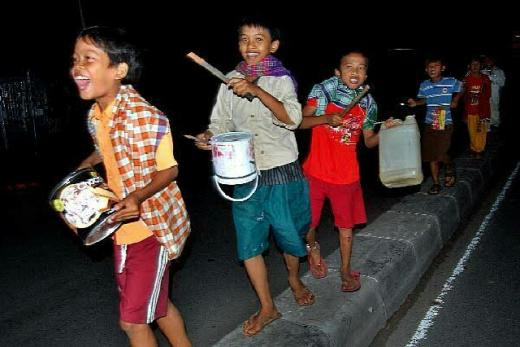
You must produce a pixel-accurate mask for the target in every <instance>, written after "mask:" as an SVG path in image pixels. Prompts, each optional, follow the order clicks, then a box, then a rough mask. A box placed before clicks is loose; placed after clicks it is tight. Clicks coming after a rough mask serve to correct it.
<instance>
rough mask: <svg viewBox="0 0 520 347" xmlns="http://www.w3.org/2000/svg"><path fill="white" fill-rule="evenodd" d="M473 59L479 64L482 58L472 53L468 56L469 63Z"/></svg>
mask: <svg viewBox="0 0 520 347" xmlns="http://www.w3.org/2000/svg"><path fill="white" fill-rule="evenodd" d="M474 61H478V62H479V63H480V64H482V58H481V57H480V56H478V55H473V56H471V57H470V58H469V63H470V64H471V63H472V62H474Z"/></svg>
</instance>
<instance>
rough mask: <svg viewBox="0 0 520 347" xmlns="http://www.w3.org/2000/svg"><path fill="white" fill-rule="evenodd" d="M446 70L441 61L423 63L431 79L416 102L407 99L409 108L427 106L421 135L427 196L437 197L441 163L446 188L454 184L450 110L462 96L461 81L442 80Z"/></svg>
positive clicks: (421, 86)
mask: <svg viewBox="0 0 520 347" xmlns="http://www.w3.org/2000/svg"><path fill="white" fill-rule="evenodd" d="M445 69H446V66H445V65H444V63H443V61H442V59H441V58H438V57H433V58H429V59H427V60H426V69H425V71H426V74H428V76H429V77H430V78H429V79H427V80H425V81H423V82H422V83H421V85H420V86H419V92H418V93H417V99H413V98H410V99H408V106H410V107H416V106H418V105H426V118H425V121H424V122H425V129H424V133H423V136H422V141H421V142H422V150H421V152H422V159H423V160H424V161H428V162H430V170H431V174H432V180H433V184H432V186H431V187H430V189H429V190H428V194H438V193H439V192H440V190H441V185H440V182H439V168H440V163H441V162H442V163H444V165H445V170H446V172H445V181H444V186H445V187H453V186H454V185H455V169H454V167H453V164H452V163H451V159H450V156H449V155H448V150H449V149H450V146H451V137H452V134H453V118H452V112H451V109H455V108H457V106H458V103H459V98H460V97H461V93H460V92H461V82H460V81H459V80H457V79H455V78H453V77H443V76H442V72H443V71H444V70H445Z"/></svg>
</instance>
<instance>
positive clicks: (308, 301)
mask: <svg viewBox="0 0 520 347" xmlns="http://www.w3.org/2000/svg"><path fill="white" fill-rule="evenodd" d="M289 286H290V287H291V291H292V293H293V295H294V300H295V301H296V303H297V304H298V305H300V306H310V305H312V304H314V299H315V296H314V293H313V292H311V291H310V290H309V288H307V287H306V286H305V285H304V284H303V283H302V281H301V280H300V279H299V278H298V280H297V281H294V282H293V283H291V281H289Z"/></svg>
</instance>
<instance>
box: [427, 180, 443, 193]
mask: <svg viewBox="0 0 520 347" xmlns="http://www.w3.org/2000/svg"><path fill="white" fill-rule="evenodd" d="M440 192H441V185H440V184H438V183H434V184H432V186H431V187H430V189H429V190H428V194H430V195H437V194H439V193H440Z"/></svg>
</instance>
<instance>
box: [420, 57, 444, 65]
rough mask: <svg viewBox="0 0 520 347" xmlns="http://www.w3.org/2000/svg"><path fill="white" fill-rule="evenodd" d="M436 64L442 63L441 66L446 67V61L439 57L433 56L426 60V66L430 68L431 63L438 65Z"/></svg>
mask: <svg viewBox="0 0 520 347" xmlns="http://www.w3.org/2000/svg"><path fill="white" fill-rule="evenodd" d="M436 62H439V63H441V65H444V59H443V58H442V57H440V56H437V55H432V56H429V57H428V58H426V60H425V61H424V65H425V66H428V65H429V64H430V63H436Z"/></svg>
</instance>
